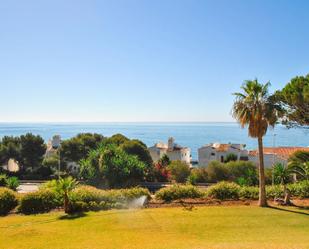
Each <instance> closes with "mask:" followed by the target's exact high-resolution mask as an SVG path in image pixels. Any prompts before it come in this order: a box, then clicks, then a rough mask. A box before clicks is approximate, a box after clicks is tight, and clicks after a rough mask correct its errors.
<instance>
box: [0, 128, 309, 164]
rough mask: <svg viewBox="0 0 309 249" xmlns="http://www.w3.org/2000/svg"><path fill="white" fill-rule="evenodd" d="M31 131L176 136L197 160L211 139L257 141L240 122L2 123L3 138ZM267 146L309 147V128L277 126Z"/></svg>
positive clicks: (148, 138) (148, 139) (149, 140)
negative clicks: (242, 127)
mask: <svg viewBox="0 0 309 249" xmlns="http://www.w3.org/2000/svg"><path fill="white" fill-rule="evenodd" d="M27 132H31V133H33V134H38V135H41V136H42V137H43V138H44V139H45V140H46V141H48V140H49V139H50V138H51V137H52V136H53V135H55V134H59V135H61V137H62V139H67V138H70V137H73V136H75V135H76V134H77V133H81V132H91V133H94V132H95V133H100V134H102V135H104V136H111V135H113V134H116V133H121V134H124V135H125V136H127V137H129V138H137V139H140V140H142V141H143V142H144V143H145V144H147V146H152V145H153V144H154V143H156V142H159V141H164V142H167V139H168V137H170V136H173V137H174V138H175V141H176V143H178V144H180V145H182V146H187V147H190V148H191V152H192V158H193V159H197V149H198V148H199V147H201V146H203V145H205V144H208V143H211V142H220V143H229V142H231V143H244V144H246V145H247V148H248V149H255V148H256V147H257V142H256V140H255V139H252V138H250V137H248V132H247V130H246V129H241V127H240V126H239V125H238V124H237V123H0V137H3V136H5V135H12V136H19V135H22V134H25V133H27ZM264 144H265V146H273V145H274V144H275V146H306V147H307V146H309V131H308V130H302V129H287V128H286V127H284V126H280V125H278V126H276V128H275V129H269V131H268V133H267V135H266V136H265V138H264Z"/></svg>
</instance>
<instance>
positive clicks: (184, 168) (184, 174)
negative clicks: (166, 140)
mask: <svg viewBox="0 0 309 249" xmlns="http://www.w3.org/2000/svg"><path fill="white" fill-rule="evenodd" d="M167 168H168V170H169V171H170V174H171V176H170V177H171V179H172V180H174V181H176V182H178V183H184V182H186V180H187V178H188V176H189V175H190V167H189V165H188V164H186V163H185V162H182V161H172V162H171V163H170V165H169V166H168V167H167Z"/></svg>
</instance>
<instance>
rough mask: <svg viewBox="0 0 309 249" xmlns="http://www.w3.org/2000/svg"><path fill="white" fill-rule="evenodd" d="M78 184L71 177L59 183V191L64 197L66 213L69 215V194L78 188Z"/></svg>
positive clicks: (62, 179) (61, 179)
mask: <svg viewBox="0 0 309 249" xmlns="http://www.w3.org/2000/svg"><path fill="white" fill-rule="evenodd" d="M77 185H78V182H77V181H76V180H75V179H74V178H73V177H71V176H69V177H67V178H60V179H59V180H58V181H57V186H56V188H57V190H58V192H59V193H60V194H62V195H63V208H64V212H65V213H69V193H70V192H71V191H72V190H73V189H74V188H76V186H77Z"/></svg>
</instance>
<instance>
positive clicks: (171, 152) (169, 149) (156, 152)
mask: <svg viewBox="0 0 309 249" xmlns="http://www.w3.org/2000/svg"><path fill="white" fill-rule="evenodd" d="M148 150H149V152H150V155H151V157H152V160H153V161H154V162H157V161H158V160H159V159H160V158H161V157H162V156H163V155H164V154H166V155H167V156H168V157H169V159H170V160H171V161H175V160H180V161H183V162H186V163H187V164H190V161H191V150H190V148H188V147H181V146H180V145H178V144H176V143H175V140H174V138H172V137H170V138H169V139H168V144H165V143H162V142H160V143H156V144H155V145H154V146H152V147H149V148H148Z"/></svg>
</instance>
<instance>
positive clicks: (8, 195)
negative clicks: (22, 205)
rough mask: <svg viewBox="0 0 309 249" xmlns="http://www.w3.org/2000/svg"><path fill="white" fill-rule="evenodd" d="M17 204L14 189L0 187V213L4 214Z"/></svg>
mask: <svg viewBox="0 0 309 249" xmlns="http://www.w3.org/2000/svg"><path fill="white" fill-rule="evenodd" d="M17 204H18V200H17V197H16V194H15V192H14V191H12V190H10V189H7V188H0V215H6V214H8V213H9V212H10V211H11V210H13V209H14V208H15V207H16V206H17Z"/></svg>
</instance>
